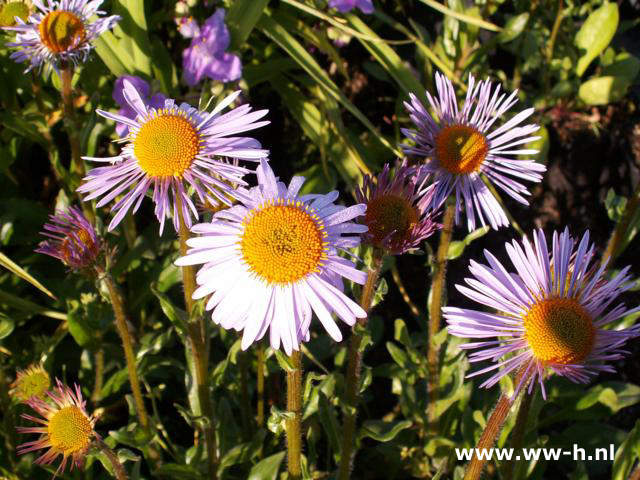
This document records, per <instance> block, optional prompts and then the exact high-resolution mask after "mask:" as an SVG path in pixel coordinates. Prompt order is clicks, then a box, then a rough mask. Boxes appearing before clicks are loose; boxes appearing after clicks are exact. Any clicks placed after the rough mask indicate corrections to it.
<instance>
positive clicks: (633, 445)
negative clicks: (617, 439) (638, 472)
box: [611, 420, 640, 480]
mask: <svg viewBox="0 0 640 480" xmlns="http://www.w3.org/2000/svg"><path fill="white" fill-rule="evenodd" d="M638 458H640V420H638V421H636V424H635V426H634V427H633V429H631V431H630V432H629V435H628V436H627V438H626V439H625V440H624V442H622V445H620V447H619V448H618V450H617V451H616V458H615V460H614V461H613V471H612V474H611V479H612V480H625V479H628V478H629V474H630V473H631V468H632V467H633V465H634V463H635V461H636V459H638Z"/></svg>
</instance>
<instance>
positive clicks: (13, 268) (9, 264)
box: [0, 252, 57, 300]
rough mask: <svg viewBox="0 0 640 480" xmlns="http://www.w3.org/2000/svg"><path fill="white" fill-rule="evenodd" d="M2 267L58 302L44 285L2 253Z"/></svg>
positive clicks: (0, 253) (0, 257)
mask: <svg viewBox="0 0 640 480" xmlns="http://www.w3.org/2000/svg"><path fill="white" fill-rule="evenodd" d="M0 265H2V266H3V267H4V268H6V269H7V270H9V271H10V272H11V273H13V274H14V275H17V276H18V277H20V278H22V279H23V280H26V281H27V282H29V283H30V284H31V285H33V286H34V287H36V288H37V289H38V290H40V291H41V292H43V293H45V294H47V295H49V296H50V297H51V298H53V299H54V300H57V298H56V296H55V295H54V294H53V293H51V292H50V291H49V290H48V289H47V288H46V287H45V286H44V285H42V284H41V283H40V282H39V281H38V280H36V279H35V278H34V277H33V276H32V275H30V274H29V273H28V272H27V271H26V270H25V269H24V268H22V267H21V266H20V265H18V264H17V263H15V262H14V261H13V260H11V259H10V258H9V257H7V256H6V255H5V254H4V253H2V252H0Z"/></svg>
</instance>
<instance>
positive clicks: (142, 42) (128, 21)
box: [120, 0, 151, 76]
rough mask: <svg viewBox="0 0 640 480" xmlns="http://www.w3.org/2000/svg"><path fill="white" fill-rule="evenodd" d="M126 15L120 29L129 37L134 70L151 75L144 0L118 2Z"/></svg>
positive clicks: (121, 0) (122, 0)
mask: <svg viewBox="0 0 640 480" xmlns="http://www.w3.org/2000/svg"><path fill="white" fill-rule="evenodd" d="M120 2H121V3H122V5H123V7H124V8H125V9H126V13H125V12H122V13H123V17H124V18H123V20H122V22H120V27H121V28H122V29H123V30H124V32H125V34H126V35H128V36H129V37H131V42H130V45H131V53H132V56H133V61H134V65H135V68H136V70H138V71H140V72H141V73H144V74H145V75H149V76H150V75H151V50H150V42H149V35H148V33H147V19H146V17H145V15H144V0H120Z"/></svg>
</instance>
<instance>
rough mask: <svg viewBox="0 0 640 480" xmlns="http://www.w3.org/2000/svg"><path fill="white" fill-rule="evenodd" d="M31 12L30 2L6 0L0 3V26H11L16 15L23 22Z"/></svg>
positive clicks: (14, 22) (14, 21) (14, 23)
mask: <svg viewBox="0 0 640 480" xmlns="http://www.w3.org/2000/svg"><path fill="white" fill-rule="evenodd" d="M30 14H31V4H30V2H28V1H23V0H15V1H14V0H6V1H3V2H2V3H0V27H13V26H15V25H16V24H17V22H16V17H18V18H19V19H20V20H22V21H23V22H25V21H26V20H27V18H29V15H30Z"/></svg>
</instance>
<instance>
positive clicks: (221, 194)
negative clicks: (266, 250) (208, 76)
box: [78, 80, 269, 233]
mask: <svg viewBox="0 0 640 480" xmlns="http://www.w3.org/2000/svg"><path fill="white" fill-rule="evenodd" d="M123 83H124V89H123V95H124V98H125V99H126V101H127V103H128V104H129V106H130V107H131V108H132V109H133V110H134V111H135V113H136V118H135V119H131V118H127V117H125V116H122V115H118V114H115V113H109V112H105V111H103V110H96V112H97V113H98V114H99V115H102V116H103V117H105V118H110V119H112V120H115V121H116V122H118V123H122V124H124V125H127V126H128V127H129V137H128V143H127V144H126V145H125V146H124V147H123V148H122V151H121V152H120V154H119V155H117V156H115V157H109V158H94V157H84V158H85V159H86V160H90V161H96V162H104V163H106V164H108V165H107V166H104V167H100V168H94V169H93V170H91V171H90V172H89V173H88V175H87V176H86V177H85V183H84V184H83V185H81V186H80V187H79V188H78V191H79V192H82V193H85V194H87V195H86V197H85V198H84V200H85V201H88V200H92V199H94V198H98V197H102V198H101V200H100V201H99V202H98V204H97V206H98V207H101V206H103V205H106V204H107V203H109V202H111V201H112V200H114V199H115V198H116V197H117V196H119V195H122V197H121V198H120V199H119V200H118V201H117V202H116V203H115V205H114V206H113V207H112V209H111V210H112V211H113V212H115V216H114V217H113V219H112V220H111V223H110V224H109V230H112V229H113V228H115V227H116V226H117V225H118V223H120V221H121V220H122V219H123V218H124V216H125V214H126V213H127V212H128V211H129V210H130V209H133V212H134V213H135V212H136V211H137V210H138V208H139V207H140V204H141V203H142V200H143V199H144V197H145V196H146V193H147V191H149V190H150V189H153V193H152V198H153V202H154V203H155V206H156V208H155V214H156V217H157V218H158V221H159V222H160V232H161V233H162V230H163V228H164V222H165V219H166V218H168V217H170V216H173V224H174V226H175V229H176V231H177V230H178V228H179V217H180V216H181V217H182V218H183V219H184V221H185V223H186V225H187V226H189V227H190V226H191V224H192V216H193V217H194V218H196V219H197V218H198V211H197V210H196V207H195V205H194V203H193V202H192V200H191V195H190V193H189V188H191V189H193V191H194V192H195V194H196V196H197V197H198V199H199V201H200V202H201V203H202V204H206V203H208V204H209V205H213V206H216V205H218V204H219V203H220V202H222V203H224V204H225V205H230V204H231V202H230V200H229V197H233V196H234V188H233V187H232V185H234V184H237V185H246V183H245V182H244V181H243V180H242V177H243V176H244V175H245V174H246V173H248V172H249V170H247V169H246V168H244V167H241V166H239V165H237V164H236V163H234V162H229V161H228V160H227V159H240V160H248V161H254V162H255V161H258V160H259V159H260V158H264V157H266V156H267V155H268V151H267V150H262V149H261V147H260V143H259V142H258V141H257V140H255V139H253V138H250V137H237V136H234V135H236V134H238V133H242V132H247V131H249V130H253V129H256V128H259V127H262V126H264V125H266V124H267V123H269V122H268V121H258V120H260V119H261V118H262V117H264V116H265V115H266V114H267V110H259V111H256V112H252V111H251V107H250V106H249V105H242V106H240V107H238V108H235V109H233V110H231V111H230V112H228V113H225V114H222V113H221V112H222V111H223V110H224V109H225V108H226V107H227V106H229V105H230V104H231V103H232V102H233V101H234V100H235V99H236V98H237V97H238V95H239V94H240V92H239V91H238V92H236V93H233V94H231V95H229V96H227V97H226V98H224V99H223V100H222V101H221V102H220V103H219V104H218V105H217V106H216V107H215V108H214V109H213V111H212V112H211V113H207V112H203V111H199V110H198V109H196V108H193V107H191V106H190V105H188V104H186V103H182V104H180V105H177V104H176V103H175V101H174V100H173V99H166V100H165V101H164V104H163V106H162V108H154V107H148V106H147V105H145V103H144V101H143V100H142V98H141V97H140V94H139V93H138V91H137V90H136V88H135V87H134V86H133V85H132V84H131V83H130V82H129V81H127V80H124V82H123ZM220 157H222V158H223V159H224V160H221V159H220ZM179 208H180V214H179V213H178V211H179V210H178V209H179Z"/></svg>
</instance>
